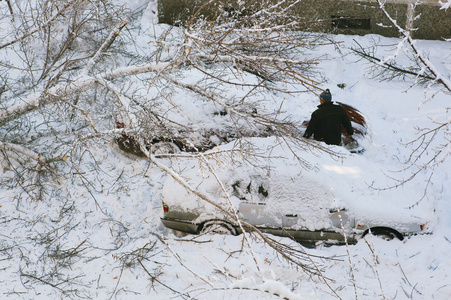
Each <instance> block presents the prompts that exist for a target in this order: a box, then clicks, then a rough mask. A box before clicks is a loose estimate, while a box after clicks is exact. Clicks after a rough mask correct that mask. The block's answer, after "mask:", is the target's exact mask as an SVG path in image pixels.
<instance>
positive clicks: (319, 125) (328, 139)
mask: <svg viewBox="0 0 451 300" xmlns="http://www.w3.org/2000/svg"><path fill="white" fill-rule="evenodd" d="M319 101H320V103H321V104H320V105H318V109H317V110H315V111H314V112H313V113H312V117H311V118H310V122H309V124H308V126H307V130H306V131H305V133H304V137H305V138H309V137H311V136H312V135H313V138H314V139H315V140H317V141H322V142H325V143H326V144H328V145H340V144H341V125H343V126H344V128H345V129H346V132H347V134H348V135H349V136H351V135H352V134H353V133H354V130H353V129H352V126H351V121H350V120H349V117H348V115H347V114H346V112H345V110H344V109H343V108H342V107H341V106H339V105H336V104H333V102H332V94H331V93H330V91H329V89H326V91H325V92H322V93H321V95H320V96H319Z"/></svg>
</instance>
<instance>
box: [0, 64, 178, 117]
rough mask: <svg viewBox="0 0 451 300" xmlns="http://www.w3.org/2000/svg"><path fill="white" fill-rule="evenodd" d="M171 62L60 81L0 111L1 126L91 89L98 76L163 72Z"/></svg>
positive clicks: (107, 76) (108, 78)
mask: <svg viewBox="0 0 451 300" xmlns="http://www.w3.org/2000/svg"><path fill="white" fill-rule="evenodd" d="M171 66H172V64H171V62H167V63H150V64H146V65H143V66H129V67H123V68H118V69H116V70H113V71H110V72H104V73H101V74H99V75H97V76H96V77H92V76H81V77H78V78H77V79H76V80H75V81H73V82H71V83H69V84H67V83H60V84H58V85H56V86H54V87H52V88H50V89H49V90H47V91H45V92H44V93H42V94H37V93H36V94H31V95H29V96H28V97H27V98H26V99H25V100H24V102H23V103H20V104H17V105H13V106H11V107H8V108H6V109H3V110H1V111H0V126H4V125H5V124H7V123H8V122H10V121H12V120H15V119H17V118H19V117H21V116H23V115H25V114H27V113H30V112H32V111H35V110H37V109H38V108H40V106H42V105H45V104H47V103H51V102H57V101H59V100H60V99H61V98H64V97H65V96H66V95H75V94H77V93H80V92H83V91H86V90H89V89H91V88H93V87H94V86H95V85H96V84H97V83H98V78H102V79H104V80H113V79H117V78H120V77H125V76H131V75H137V74H143V73H149V72H161V71H162V70H164V69H166V68H169V67H171Z"/></svg>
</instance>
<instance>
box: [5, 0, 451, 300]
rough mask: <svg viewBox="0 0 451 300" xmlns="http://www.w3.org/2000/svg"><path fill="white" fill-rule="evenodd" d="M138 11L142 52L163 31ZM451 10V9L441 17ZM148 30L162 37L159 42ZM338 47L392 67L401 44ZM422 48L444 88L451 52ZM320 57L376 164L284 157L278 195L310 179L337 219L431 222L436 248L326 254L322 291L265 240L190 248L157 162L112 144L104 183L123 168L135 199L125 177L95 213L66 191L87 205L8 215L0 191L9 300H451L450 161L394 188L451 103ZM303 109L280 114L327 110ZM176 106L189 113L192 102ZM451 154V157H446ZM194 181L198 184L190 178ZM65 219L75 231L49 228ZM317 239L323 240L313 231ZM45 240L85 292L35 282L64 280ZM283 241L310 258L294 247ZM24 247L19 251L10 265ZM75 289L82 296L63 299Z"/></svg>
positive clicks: (411, 241) (293, 99) (194, 239)
mask: <svg viewBox="0 0 451 300" xmlns="http://www.w3.org/2000/svg"><path fill="white" fill-rule="evenodd" d="M117 1H118V0H117ZM127 4H128V5H130V6H131V7H132V8H136V7H138V6H140V5H147V10H146V12H145V13H144V15H143V16H142V20H141V25H142V28H141V30H142V31H141V34H140V35H137V38H139V39H140V40H141V43H142V45H144V46H143V47H145V45H147V47H150V46H149V45H148V44H147V42H148V41H150V40H152V39H153V38H152V36H151V35H152V34H153V33H154V32H158V30H159V29H158V28H159V26H160V25H156V22H155V19H154V18H155V14H154V13H153V11H156V7H155V5H156V1H144V0H132V1H127ZM447 5H449V3H447V4H445V5H443V7H444V8H446V7H447ZM150 26H154V27H155V28H152V29H150ZM333 38H334V39H335V40H337V41H341V42H342V43H341V44H340V45H341V47H342V51H344V52H346V51H347V50H346V47H350V46H351V45H353V40H357V41H358V42H359V43H360V44H361V45H368V44H371V43H372V41H373V40H379V44H380V45H391V46H392V47H385V49H386V50H387V56H389V55H391V54H393V51H394V49H395V48H396V45H397V42H398V40H397V39H393V38H385V37H380V36H376V35H367V36H344V35H338V36H334V37H333ZM416 45H417V47H418V48H420V49H422V50H423V51H425V52H426V53H428V55H429V59H430V60H431V62H433V63H435V64H436V65H440V68H441V72H442V74H446V75H447V76H448V78H449V77H450V75H449V74H450V73H451V65H450V64H449V63H448V64H442V63H441V62H442V61H443V55H448V54H449V53H451V51H450V50H451V44H450V43H449V42H444V41H417V43H416ZM390 50H391V51H392V52H390ZM318 51H319V52H321V53H324V55H325V57H326V58H327V59H325V60H323V61H322V62H321V64H320V68H321V69H322V72H323V74H324V76H325V78H326V79H327V84H326V85H325V86H324V88H330V89H331V92H332V94H333V100H336V101H340V102H344V103H347V104H349V105H352V106H353V107H356V108H358V109H359V110H360V111H361V112H362V113H363V114H364V115H365V117H366V119H367V121H368V126H369V133H368V135H367V136H366V137H365V138H362V139H361V140H359V142H360V144H361V145H362V146H363V147H364V148H365V149H366V151H365V152H364V153H363V154H361V155H357V154H350V153H348V152H347V151H346V150H344V149H343V148H340V147H333V148H334V149H333V150H335V151H338V152H340V153H342V158H340V159H337V158H334V157H332V156H330V155H327V154H324V153H321V152H318V151H314V152H305V153H303V158H304V159H305V160H307V161H308V162H309V163H310V164H311V165H312V169H309V170H307V169H305V168H303V167H301V166H299V165H298V164H297V163H296V161H295V159H294V158H293V157H292V156H290V151H288V150H287V149H286V148H285V149H284V148H283V146H280V147H278V148H277V149H276V151H275V152H274V153H272V155H274V156H281V157H283V158H284V159H276V160H267V161H266V163H268V164H273V163H274V162H277V163H278V165H277V166H274V168H273V169H274V170H275V171H273V172H275V175H279V174H281V175H283V176H291V177H292V178H293V181H292V182H291V183H290V182H286V183H284V182H280V183H279V184H280V185H282V186H283V185H284V184H287V185H288V186H289V185H290V184H295V183H296V180H299V179H300V178H305V179H306V180H311V182H312V184H314V183H315V182H318V186H313V187H312V190H310V191H309V192H310V193H311V194H312V198H314V196H315V195H321V194H323V195H325V196H326V198H328V199H330V200H333V201H337V203H339V204H337V205H340V203H342V202H343V203H346V205H351V206H353V208H355V209H356V210H360V211H362V212H364V211H370V212H371V215H372V216H374V217H380V218H387V220H393V221H397V220H399V219H397V218H400V217H401V216H400V215H397V214H395V213H394V212H397V211H399V210H403V211H404V212H406V211H407V215H408V217H409V218H410V217H412V218H421V219H424V220H429V222H430V223H429V229H430V230H432V231H433V234H430V235H422V236H413V237H411V238H408V239H405V240H404V241H397V240H393V241H385V240H382V239H379V238H370V239H369V240H368V242H365V241H364V240H360V241H359V242H358V243H357V244H356V245H350V246H330V247H325V246H323V245H318V246H317V247H316V248H314V249H305V251H306V252H307V253H308V254H310V255H312V257H311V259H312V260H313V261H314V262H315V264H316V266H317V267H318V269H319V270H321V272H322V274H323V277H316V276H313V277H312V276H311V275H310V274H308V273H306V272H304V271H303V270H302V269H300V268H299V267H296V266H294V265H292V264H290V263H288V262H287V261H285V260H284V259H283V258H282V257H280V256H279V255H277V254H276V253H275V252H274V251H273V250H272V249H271V248H270V247H268V246H267V245H265V244H264V243H263V242H261V241H259V240H255V239H249V240H248V242H245V241H244V240H243V235H240V236H224V235H204V236H191V235H188V236H179V235H177V234H176V233H174V232H172V231H171V230H168V229H167V228H165V227H164V226H163V225H162V223H161V221H160V215H161V211H162V208H161V192H162V187H163V183H164V181H165V180H166V178H167V175H166V174H165V173H163V172H162V171H160V170H158V169H156V168H154V167H152V166H149V164H148V162H147V161H145V160H142V159H138V158H133V157H129V156H126V155H124V154H123V153H122V152H120V150H118V149H117V148H116V147H115V146H114V145H113V144H105V145H104V147H103V148H102V149H97V151H96V152H95V154H96V155H97V160H98V161H101V162H102V167H104V168H105V169H106V170H107V169H109V167H110V166H114V167H115V168H116V169H119V170H120V171H121V172H123V173H124V174H127V175H128V176H129V177H128V178H129V182H128V186H127V189H125V190H117V189H115V188H113V187H112V186H113V183H114V181H115V180H116V179H118V176H119V173H117V174H116V173H114V174H110V175H104V176H110V177H111V187H110V186H105V187H102V188H101V190H102V192H99V193H98V194H96V195H95V200H94V199H93V197H91V195H89V194H87V192H86V190H85V189H84V188H83V187H81V186H77V185H76V184H74V183H72V182H64V181H62V182H61V191H62V192H63V193H66V194H68V195H69V194H70V195H71V199H76V201H69V203H61V202H59V201H56V200H52V199H50V200H46V201H42V202H27V201H22V202H20V203H17V202H14V201H11V199H13V196H14V195H13V193H14V192H13V191H11V190H0V200H1V204H0V220H1V223H2V231H1V233H0V298H1V299H59V298H89V299H190V298H194V299H335V298H341V299H450V298H451V256H450V251H451V233H450V232H451V176H450V170H451V161H450V159H449V157H448V158H447V160H444V161H443V163H441V164H440V165H439V166H438V167H436V168H434V169H425V170H424V171H422V172H420V173H419V174H418V175H417V176H416V177H415V178H414V179H413V180H411V181H409V182H407V183H406V184H404V185H402V186H399V187H397V188H388V187H391V186H393V185H396V183H397V182H396V181H394V178H395V179H401V180H402V179H407V178H409V177H410V175H411V172H412V170H411V169H406V168H405V167H406V165H405V164H403V162H404V161H405V160H406V159H408V158H409V155H410V153H411V151H412V146H409V145H407V143H408V142H410V141H412V140H414V139H415V138H416V137H417V136H418V131H417V130H416V128H417V127H422V128H431V127H432V126H433V125H434V122H445V121H447V120H449V111H448V110H447V109H446V108H448V109H449V107H450V104H449V100H450V95H446V94H443V93H438V94H437V95H435V97H434V98H433V99H432V100H430V101H429V100H427V99H428V98H427V96H428V94H429V93H424V91H425V89H424V88H421V87H417V86H414V87H411V85H412V82H410V81H398V80H392V81H389V82H385V81H384V82H380V81H378V80H375V79H372V78H370V76H369V75H368V69H367V68H368V65H367V64H365V63H364V62H362V61H357V59H356V58H355V57H353V56H351V55H347V56H342V55H341V54H339V53H337V52H336V51H335V49H334V46H333V45H330V46H324V47H322V48H320V49H319V50H318ZM124 67H126V66H124ZM191 75H192V76H193V77H191V78H190V79H189V80H193V81H195V79H196V78H195V77H194V76H196V73H195V72H193V73H191ZM340 83H346V84H347V87H346V88H345V89H339V88H338V87H337V84H340ZM237 93H238V92H237ZM294 95H295V96H288V95H280V99H279V100H280V101H282V100H283V102H284V104H283V105H284V106H283V107H284V109H285V110H286V111H287V112H289V113H290V117H291V118H292V119H294V120H308V119H309V117H310V114H311V112H312V111H313V110H315V109H316V106H317V105H318V103H317V98H316V97H314V96H313V95H308V94H294ZM176 96H177V95H176ZM178 97H180V99H183V97H185V95H178ZM180 99H179V100H180ZM187 99H188V100H191V99H190V98H187ZM274 99H277V97H275V98H274ZM426 100H427V101H426ZM280 101H279V102H278V101H273V102H274V103H273V105H274V107H276V108H278V107H279V106H280ZM269 102H270V101H268V105H269ZM198 106H201V104H198V105H192V103H187V105H186V106H184V108H183V109H184V110H186V111H185V112H186V114H192V115H193V117H194V116H196V114H198V113H197V111H196V110H195V109H196V108H198ZM190 110H191V111H190ZM205 122H208V120H206V121H205ZM210 125H211V124H210ZM448 138H449V132H448ZM437 139H443V140H437V141H436V142H435V144H434V145H440V144H441V143H444V142H445V140H444V137H443V136H437ZM253 142H254V143H261V146H262V147H268V146H270V145H272V144H274V143H276V142H277V141H276V140H275V139H274V138H267V139H255V140H253ZM224 147H225V148H226V147H227V146H224ZM446 154H447V155H449V151H448V153H446ZM164 163H165V164H167V165H171V164H173V167H176V168H179V169H180V170H183V165H182V164H183V160H179V161H177V162H176V161H175V160H170V159H167V160H165V161H164ZM221 168H222V169H221ZM221 168H219V169H218V172H233V169H232V170H230V169H227V168H226V166H221ZM221 170H223V171H221ZM0 172H1V173H0V176H2V177H3V176H8V171H6V170H0ZM134 174H145V176H142V175H140V176H139V177H137V176H134ZM113 175H114V176H113ZM243 176H244V174H243ZM184 179H185V180H187V182H190V178H184ZM429 180H430V181H429ZM428 182H429V183H428ZM320 198H321V197H320ZM232 200H233V199H232ZM289 200H290V201H286V202H285V204H286V205H291V206H293V207H296V206H297V204H298V203H296V201H295V200H296V199H295V195H294V196H293V198H292V199H289ZM321 200H324V198H321ZM186 204H187V205H188V206H189V205H190V203H186ZM63 211H65V212H67V211H70V217H67V216H68V215H67V214H62V212H63ZM61 218H67V220H64V221H63V222H61V223H58V224H59V225H58V226H57V227H52V226H54V225H53V224H55V222H56V221H60V220H61ZM30 224H32V225H33V226H30ZM318 226H319V225H318ZM312 227H317V226H316V225H315V224H312ZM69 228H70V230H69ZM41 232H50V236H52V237H56V236H58V237H59V241H60V242H61V244H58V245H53V246H54V247H60V248H63V249H75V248H77V247H78V246H80V245H81V246H80V248H77V249H78V250H82V249H87V250H84V251H81V256H77V258H76V261H70V260H71V258H68V266H70V267H67V268H64V267H62V269H59V270H58V271H59V272H62V273H63V274H64V275H65V276H67V279H68V281H70V282H72V283H74V282H75V287H74V286H73V285H71V286H70V288H69V287H68V286H69V285H68V284H67V283H64V282H61V283H60V284H59V285H57V286H56V287H55V286H51V285H49V284H46V283H45V282H42V281H39V280H38V279H36V278H32V276H31V275H32V274H36V273H39V272H38V271H42V270H49V272H50V271H51V270H52V268H56V265H55V264H54V261H52V259H51V258H48V257H47V258H43V257H42V254H43V251H44V249H45V247H44V246H46V245H48V243H51V241H48V240H43V237H41V236H40V234H39V233H41ZM153 233H155V234H156V235H155V234H153ZM273 238H276V239H277V240H279V241H281V242H282V243H285V244H288V245H291V246H292V247H295V248H300V246H299V245H296V243H294V242H292V241H291V240H289V239H286V238H279V237H273ZM13 244H14V245H19V246H18V247H17V246H15V247H14V249H13V250H12V251H8V248H9V247H10V246H11V245H13ZM88 245H89V247H88ZM143 249H151V250H149V251H148V252H146V251H145V250H143ZM55 253H56V252H55ZM139 255H143V257H145V258H144V259H142V260H139V263H138V262H137V261H138V260H136V259H135V260H132V259H133V258H136V257H138V256H139ZM318 256H319V257H324V258H323V259H319V258H317V257H318ZM327 258H331V259H327ZM69 261H70V263H69ZM127 262H130V264H127ZM306 263H307V264H310V262H309V261H307V262H306ZM24 274H28V276H25V275H24ZM151 276H152V277H151ZM44 279H46V280H50V279H49V278H44ZM154 279H155V280H154ZM325 281H326V282H327V284H325ZM66 289H77V291H76V292H67V293H62V290H66Z"/></svg>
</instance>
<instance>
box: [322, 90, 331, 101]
mask: <svg viewBox="0 0 451 300" xmlns="http://www.w3.org/2000/svg"><path fill="white" fill-rule="evenodd" d="M319 97H320V98H321V99H322V100H323V101H324V102H332V94H331V93H330V91H329V89H326V91H325V92H322V93H321V95H319Z"/></svg>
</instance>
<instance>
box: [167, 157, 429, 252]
mask: <svg viewBox="0 0 451 300" xmlns="http://www.w3.org/2000/svg"><path fill="white" fill-rule="evenodd" d="M354 156H357V157H358V159H361V158H360V157H359V156H358V155H354ZM271 161H272V163H271V164H272V166H271V167H270V168H268V169H259V168H253V167H249V166H246V165H244V164H239V165H237V166H236V167H233V168H226V167H224V166H220V165H218V166H217V169H216V171H215V173H214V175H213V174H211V173H209V172H204V173H202V172H199V164H198V163H192V164H189V163H187V164H186V165H183V168H184V170H185V172H184V173H183V179H184V180H186V182H187V184H189V185H190V186H194V187H195V188H196V190H197V191H198V192H197V193H198V194H197V195H195V194H194V193H192V192H191V191H189V190H188V189H186V188H185V187H183V186H182V185H181V184H180V183H179V182H177V180H175V179H174V178H173V177H171V176H168V178H167V180H166V181H165V184H164V187H163V190H162V202H163V212H162V215H161V221H162V222H163V224H164V225H165V226H166V227H168V228H171V229H174V230H177V231H182V232H186V233H191V234H200V233H206V232H216V233H228V234H232V235H237V234H240V233H242V230H243V229H244V230H247V229H248V228H249V227H248V226H247V225H246V224H250V225H252V226H254V227H255V228H257V229H258V230H260V231H261V232H264V233H270V234H273V235H277V236H284V237H291V238H293V239H295V240H297V241H299V242H307V243H315V242H318V241H324V242H325V243H344V242H345V239H346V241H347V242H348V243H356V242H357V241H358V240H359V239H360V238H361V237H362V236H365V235H366V234H368V233H370V232H371V233H372V234H373V235H377V236H382V237H384V238H386V239H393V238H398V239H400V240H402V239H403V238H404V237H405V236H411V235H416V234H422V233H425V232H426V231H425V230H424V229H425V224H426V222H427V221H425V218H422V217H420V216H418V215H415V213H414V212H413V211H412V210H409V209H402V208H400V209H398V210H395V209H394V208H390V207H386V208H385V211H384V208H383V207H382V209H380V210H378V209H377V208H376V207H371V205H367V204H365V202H364V201H363V200H361V199H360V198H361V197H366V198H367V199H368V200H367V201H368V202H369V200H370V198H371V197H372V199H373V201H372V203H374V204H375V205H377V203H376V202H377V201H378V199H377V195H376V194H374V195H373V196H371V193H370V192H368V193H367V194H366V195H365V194H362V192H359V191H358V188H357V187H356V186H351V185H352V183H350V184H349V189H350V190H349V193H344V195H345V196H346V197H348V196H349V197H350V198H352V197H355V199H356V200H354V202H357V201H359V202H360V205H357V206H356V207H353V205H349V207H348V206H347V205H346V203H347V202H346V201H341V200H340V199H338V197H337V195H336V194H335V193H334V192H333V191H332V190H331V187H330V186H328V184H327V183H325V182H324V181H323V182H322V180H321V178H322V177H324V176H326V174H325V172H324V171H321V170H320V171H308V170H300V169H299V167H298V168H296V167H293V166H295V164H291V163H289V162H288V163H287V161H286V159H282V158H280V157H277V158H275V159H273V160H271ZM351 161H352V159H351ZM213 163H215V162H213ZM216 163H217V162H216ZM349 173H351V172H349ZM338 176H340V177H342V179H344V181H343V182H349V181H346V179H345V178H344V177H346V175H345V174H341V175H340V174H339V175H338ZM332 180H334V179H332ZM336 184H338V185H342V186H343V184H342V183H341V182H340V181H339V180H337V183H336ZM338 192H339V191H337V193H338ZM346 194H347V195H346ZM341 196H343V195H341ZM348 203H349V202H348ZM365 206H369V207H366V208H368V209H365ZM362 208H363V209H362ZM236 217H237V218H236ZM237 219H238V220H239V221H241V222H243V224H244V225H243V224H241V226H240V224H239V222H238V221H237Z"/></svg>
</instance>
